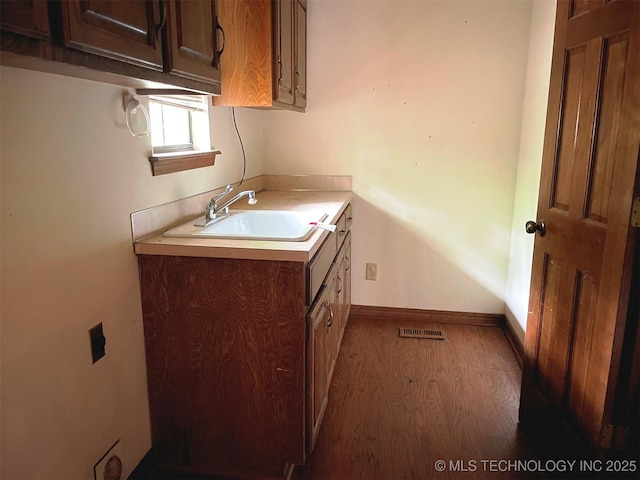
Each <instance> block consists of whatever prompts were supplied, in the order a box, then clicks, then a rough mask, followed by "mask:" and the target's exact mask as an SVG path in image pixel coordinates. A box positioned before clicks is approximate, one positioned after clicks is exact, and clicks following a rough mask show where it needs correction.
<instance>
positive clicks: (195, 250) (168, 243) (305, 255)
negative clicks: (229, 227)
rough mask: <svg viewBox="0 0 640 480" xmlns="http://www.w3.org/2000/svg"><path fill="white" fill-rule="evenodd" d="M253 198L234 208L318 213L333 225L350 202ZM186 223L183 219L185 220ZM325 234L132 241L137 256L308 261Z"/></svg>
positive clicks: (339, 197)
mask: <svg viewBox="0 0 640 480" xmlns="http://www.w3.org/2000/svg"><path fill="white" fill-rule="evenodd" d="M257 198H258V203H257V205H255V206H253V207H249V206H248V205H247V204H246V202H244V201H243V200H240V201H239V202H238V203H237V204H235V205H234V207H235V208H236V209H242V210H247V209H255V210H297V211H300V210H322V211H324V212H325V213H326V214H327V215H328V217H327V220H326V222H327V223H330V224H334V223H335V222H337V221H338V218H340V214H341V213H342V212H343V211H344V209H345V208H346V206H347V205H348V204H349V202H351V200H352V198H353V193H352V192H344V191H341V192H315V191H313V192H310V191H289V190H287V191H285V190H281V191H274V190H265V191H262V192H259V193H258V194H257ZM187 220H188V219H185V221H187ZM328 235H329V232H328V231H327V230H323V229H316V231H315V232H314V233H313V235H311V237H309V239H308V240H306V241H304V242H281V241H264V240H260V241H258V240H230V239H214V238H170V237H164V236H162V234H160V235H154V236H151V237H148V238H144V239H141V240H139V241H137V242H135V244H134V251H135V253H136V254H137V255H165V256H180V257H208V258H236V259H244V260H274V261H290V262H308V261H310V260H311V259H312V258H313V255H314V254H315V253H316V252H317V250H318V249H319V248H320V246H321V245H322V242H324V239H325V238H326V237H327V236H328Z"/></svg>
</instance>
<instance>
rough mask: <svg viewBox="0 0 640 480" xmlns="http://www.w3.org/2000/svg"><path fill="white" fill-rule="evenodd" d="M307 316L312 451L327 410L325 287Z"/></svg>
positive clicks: (327, 310)
mask: <svg viewBox="0 0 640 480" xmlns="http://www.w3.org/2000/svg"><path fill="white" fill-rule="evenodd" d="M323 288H324V289H323V290H322V292H321V294H320V298H319V299H318V301H317V302H316V305H315V306H314V307H313V308H312V310H311V312H310V313H309V316H308V319H307V321H308V325H309V352H308V358H307V361H308V382H309V388H308V402H309V408H308V412H309V435H310V438H309V443H310V445H309V448H310V450H312V449H313V445H314V444H315V441H316V437H317V436H318V431H319V429H320V423H321V421H322V416H323V415H324V411H325V409H326V408H327V401H328V395H327V393H328V386H329V381H328V380H329V349H328V348H329V329H330V328H331V324H330V322H331V314H330V310H329V306H328V304H327V301H326V296H325V295H324V293H326V287H323Z"/></svg>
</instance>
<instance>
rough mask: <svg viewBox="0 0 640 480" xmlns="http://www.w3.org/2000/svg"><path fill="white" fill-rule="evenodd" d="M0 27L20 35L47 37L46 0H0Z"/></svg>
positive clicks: (47, 16) (47, 14) (47, 17)
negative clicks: (40, 0)
mask: <svg viewBox="0 0 640 480" xmlns="http://www.w3.org/2000/svg"><path fill="white" fill-rule="evenodd" d="M0 27H1V28H2V30H7V31H10V32H15V33H19V34H21V35H24V36H27V37H32V38H40V39H48V38H49V13H48V11H47V2H33V1H29V0H4V1H0Z"/></svg>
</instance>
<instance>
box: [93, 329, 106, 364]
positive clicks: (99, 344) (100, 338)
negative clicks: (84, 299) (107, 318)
mask: <svg viewBox="0 0 640 480" xmlns="http://www.w3.org/2000/svg"><path fill="white" fill-rule="evenodd" d="M89 340H91V359H92V360H93V363H96V362H97V361H98V360H100V359H101V358H102V357H104V355H105V351H104V346H105V345H106V344H107V339H106V338H105V337H104V333H103V332H102V323H99V324H98V325H96V326H95V327H93V328H92V329H91V330H89Z"/></svg>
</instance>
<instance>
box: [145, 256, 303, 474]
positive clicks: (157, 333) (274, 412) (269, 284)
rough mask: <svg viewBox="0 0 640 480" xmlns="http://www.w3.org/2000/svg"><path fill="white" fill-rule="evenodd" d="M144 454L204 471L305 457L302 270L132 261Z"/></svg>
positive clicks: (274, 467)
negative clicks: (141, 355) (137, 296)
mask: <svg viewBox="0 0 640 480" xmlns="http://www.w3.org/2000/svg"><path fill="white" fill-rule="evenodd" d="M139 266H140V278H141V282H140V283H141V291H142V306H143V313H144V330H145V349H146V358H147V378H148V390H149V404H150V416H151V426H152V439H153V449H154V455H155V456H156V459H157V460H158V461H159V462H161V463H166V464H170V465H174V466H180V467H183V468H185V471H188V470H191V471H198V472H201V473H211V474H234V475H244V476H248V477H256V476H257V473H260V474H265V473H266V474H271V475H272V476H274V477H277V476H280V477H282V476H283V475H284V469H285V468H286V464H287V463H289V464H291V463H302V462H304V460H305V457H304V456H305V403H304V402H305V369H304V366H305V324H304V318H305V306H304V265H303V264H302V263H294V262H269V261H255V260H245V261H242V260H227V259H210V258H191V257H164V256H144V255H143V256H139Z"/></svg>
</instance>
